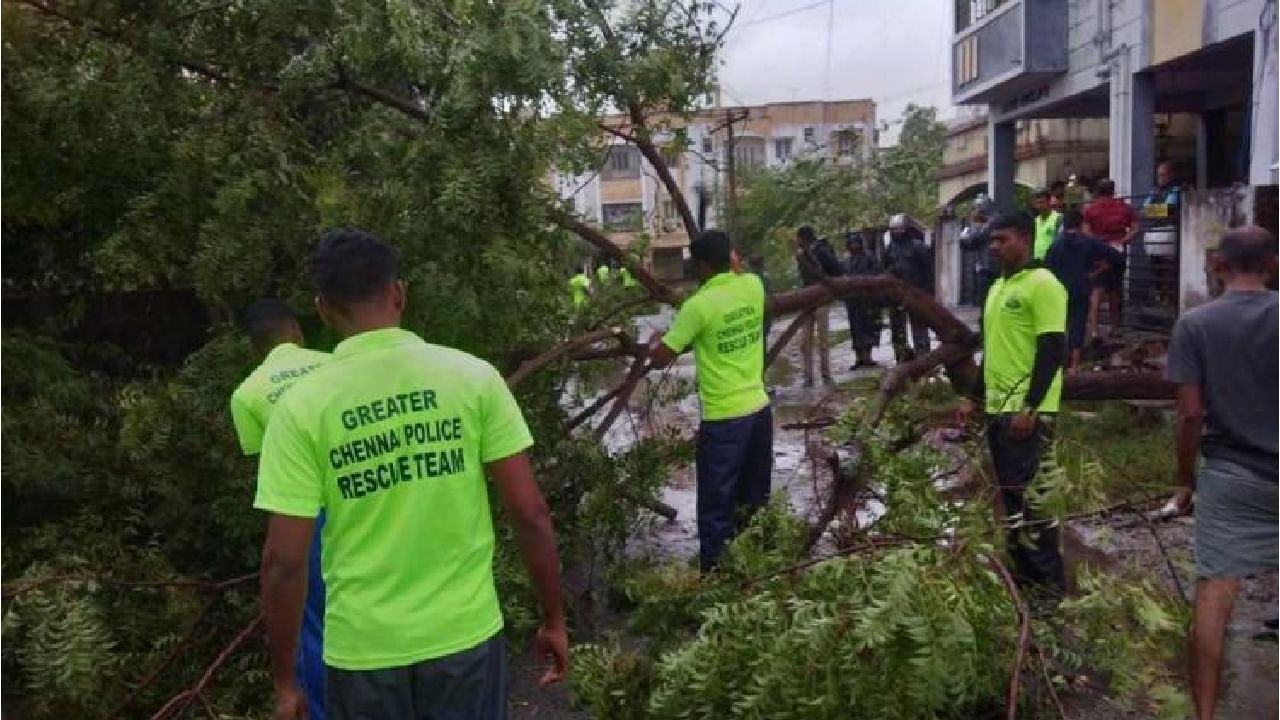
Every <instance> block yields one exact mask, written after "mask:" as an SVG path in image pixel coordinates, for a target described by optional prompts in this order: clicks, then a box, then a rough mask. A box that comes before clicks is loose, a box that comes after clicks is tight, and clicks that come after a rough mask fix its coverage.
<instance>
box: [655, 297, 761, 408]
mask: <svg viewBox="0 0 1280 720" xmlns="http://www.w3.org/2000/svg"><path fill="white" fill-rule="evenodd" d="M662 342H663V343H664V344H666V346H667V347H669V348H671V350H672V351H674V352H676V353H681V352H684V350H685V348H687V347H689V346H690V345H693V358H694V362H695V363H696V364H697V367H698V397H699V399H701V400H702V419H703V420H728V419H731V418H737V417H743V416H746V415H750V414H751V413H753V412H755V411H757V410H759V409H760V408H763V407H764V406H766V405H768V404H769V396H768V395H767V394H765V391H764V378H763V375H764V285H762V284H761V283H760V278H759V276H757V275H755V274H754V273H742V274H737V273H733V272H722V273H720V274H719V275H716V276H715V277H713V278H711V279H710V280H708V281H706V282H705V283H703V284H702V287H700V288H698V291H697V292H696V293H694V294H693V295H692V296H691V297H690V298H689V299H687V300H685V301H684V304H683V305H681V306H680V311H679V312H678V313H676V319H675V320H674V321H673V322H672V323H671V329H670V330H668V331H667V334H666V335H665V336H664V337H663V338H662Z"/></svg>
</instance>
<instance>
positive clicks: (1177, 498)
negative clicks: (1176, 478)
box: [1173, 485, 1196, 515]
mask: <svg viewBox="0 0 1280 720" xmlns="http://www.w3.org/2000/svg"><path fill="white" fill-rule="evenodd" d="M1195 493H1196V490H1195V488H1192V487H1187V486H1186V485H1183V486H1182V487H1180V488H1178V491H1177V492H1175V493H1174V494H1173V507H1174V509H1175V510H1177V512H1178V514H1179V515H1190V514H1191V507H1192V502H1191V501H1192V498H1193V497H1194V496H1195Z"/></svg>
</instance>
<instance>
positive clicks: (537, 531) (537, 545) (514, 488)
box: [485, 452, 569, 685]
mask: <svg viewBox="0 0 1280 720" xmlns="http://www.w3.org/2000/svg"><path fill="white" fill-rule="evenodd" d="M485 469H487V470H488V471H489V474H490V475H491V476H492V477H493V479H494V481H495V482H496V483H497V487H498V495H499V497H500V498H501V500H502V507H503V509H504V510H505V511H506V513H507V517H508V518H510V520H511V523H512V525H513V526H514V528H515V531H516V542H518V543H519V545H520V554H521V555H522V556H523V557H524V564H525V567H526V568H527V569H528V570H529V577H530V578H531V579H532V580H533V587H534V590H535V591H536V592H537V594H538V603H539V605H541V607H542V628H541V629H539V631H538V638H537V645H538V647H537V651H538V653H539V654H543V655H549V656H550V657H551V659H552V662H553V665H552V668H551V669H550V670H548V671H547V673H546V674H545V675H543V677H542V684H544V685H547V684H550V683H554V682H559V681H561V680H563V679H564V677H565V674H566V673H567V672H568V669H569V647H568V646H569V641H568V633H567V631H566V629H565V616H564V603H563V601H562V599H561V597H560V553H559V551H558V550H557V549H556V535H555V529H554V528H553V527H552V525H551V512H550V511H549V510H547V503H546V502H545V501H544V500H543V499H542V493H541V492H540V491H539V490H538V483H537V482H536V481H535V480H534V478H533V468H532V466H531V465H530V464H529V456H528V455H527V454H525V453H523V452H521V453H516V454H515V455H512V456H511V457H508V458H503V459H502V460H496V461H494V462H491V463H488V464H487V465H486V466H485Z"/></svg>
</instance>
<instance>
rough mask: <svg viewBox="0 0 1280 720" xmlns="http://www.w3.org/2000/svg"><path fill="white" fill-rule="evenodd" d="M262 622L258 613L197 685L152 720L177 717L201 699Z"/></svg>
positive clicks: (161, 710) (211, 664)
mask: <svg viewBox="0 0 1280 720" xmlns="http://www.w3.org/2000/svg"><path fill="white" fill-rule="evenodd" d="M262 621H263V616H262V613H258V614H257V616H255V617H254V618H253V620H252V621H251V622H250V623H249V624H248V625H246V626H245V628H244V629H243V630H241V631H240V633H239V634H238V635H236V636H235V638H234V639H232V640H231V642H230V643H228V644H227V646H226V647H224V648H223V649H222V652H220V653H218V656H217V657H216V658H214V659H213V662H212V663H210V665H209V667H208V668H206V669H205V671H204V673H203V674H202V675H201V676H200V679H199V680H197V681H196V684H195V685H192V686H191V687H190V688H188V689H186V690H183V691H182V692H180V693H178V694H177V695H174V696H173V697H172V698H170V699H169V702H167V703H165V704H164V706H162V707H161V708H160V709H159V710H157V711H156V714H155V715H152V716H151V720H165V719H166V718H171V717H175V716H176V715H178V714H179V713H181V712H182V711H183V710H185V709H186V708H187V707H188V706H189V705H191V703H193V702H195V701H196V700H197V699H199V698H200V696H201V695H203V694H204V691H205V689H206V688H208V687H209V683H210V682H212V680H213V676H214V675H216V674H217V673H218V671H219V670H221V669H222V666H223V665H225V664H226V663H227V661H228V660H230V659H231V656H232V655H234V654H235V652H236V651H237V650H239V649H240V646H241V645H244V644H245V642H247V641H248V640H249V638H251V637H253V634H254V633H255V632H257V630H258V628H259V627H260V626H261V625H262Z"/></svg>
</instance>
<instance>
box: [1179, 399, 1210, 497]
mask: <svg viewBox="0 0 1280 720" xmlns="http://www.w3.org/2000/svg"><path fill="white" fill-rule="evenodd" d="M1175 423H1176V424H1175V426H1174V433H1173V439H1174V443H1175V452H1176V453H1177V458H1178V478H1177V479H1178V484H1179V485H1181V486H1182V487H1185V488H1187V489H1189V490H1194V489H1195V487H1196V460H1197V458H1198V457H1199V456H1200V433H1201V431H1202V430H1203V429H1204V393H1203V390H1202V389H1201V387H1200V386H1199V385H1196V384H1191V383H1184V384H1180V385H1178V417H1177V420H1176V421H1175Z"/></svg>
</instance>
